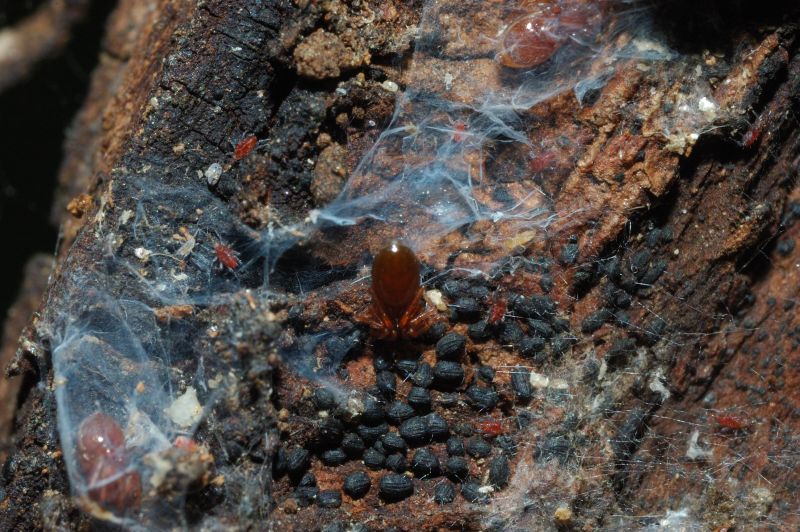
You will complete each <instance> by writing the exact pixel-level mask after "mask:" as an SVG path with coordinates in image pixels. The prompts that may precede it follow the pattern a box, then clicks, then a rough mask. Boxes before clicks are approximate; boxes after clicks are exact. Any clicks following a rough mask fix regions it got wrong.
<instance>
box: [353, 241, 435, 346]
mask: <svg viewBox="0 0 800 532" xmlns="http://www.w3.org/2000/svg"><path fill="white" fill-rule="evenodd" d="M419 269H420V268H419V260H417V257H416V256H415V255H414V252H413V251H411V249H409V248H408V247H407V246H404V245H403V244H400V243H398V242H396V241H393V242H392V243H391V244H389V245H388V246H387V247H385V248H383V249H382V250H380V252H378V254H377V255H376V256H375V260H374V261H373V263H372V288H371V291H372V304H370V306H369V307H367V308H366V309H365V310H364V311H363V312H361V313H359V314H358V315H357V316H356V317H355V319H356V321H357V322H359V323H363V324H365V325H368V326H369V327H370V329H372V334H373V336H375V337H376V338H379V339H382V340H397V339H398V338H404V339H408V338H416V337H417V336H419V335H421V334H422V333H424V332H425V331H426V330H428V328H429V327H430V326H431V325H432V323H433V321H434V313H435V309H434V308H430V309H429V308H427V305H426V304H425V300H424V299H423V289H422V285H421V284H420V279H419Z"/></svg>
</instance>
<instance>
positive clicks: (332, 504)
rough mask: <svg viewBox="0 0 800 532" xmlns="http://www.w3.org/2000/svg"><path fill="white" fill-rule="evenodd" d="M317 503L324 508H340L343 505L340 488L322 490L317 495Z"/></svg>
mask: <svg viewBox="0 0 800 532" xmlns="http://www.w3.org/2000/svg"><path fill="white" fill-rule="evenodd" d="M317 504H318V505H319V506H321V507H323V508H338V507H339V506H341V505H342V492H341V491H339V490H322V491H320V492H319V494H318V495H317Z"/></svg>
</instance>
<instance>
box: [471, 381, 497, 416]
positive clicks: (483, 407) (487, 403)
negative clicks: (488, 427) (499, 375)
mask: <svg viewBox="0 0 800 532" xmlns="http://www.w3.org/2000/svg"><path fill="white" fill-rule="evenodd" d="M465 393H466V396H467V399H468V401H469V403H470V405H472V407H473V408H475V409H476V410H479V411H481V412H489V411H490V410H492V409H493V408H494V407H495V406H497V401H498V396H497V392H496V391H494V390H493V389H492V388H483V387H481V386H477V385H475V384H473V385H472V386H470V387H469V388H467V391H466V392H465Z"/></svg>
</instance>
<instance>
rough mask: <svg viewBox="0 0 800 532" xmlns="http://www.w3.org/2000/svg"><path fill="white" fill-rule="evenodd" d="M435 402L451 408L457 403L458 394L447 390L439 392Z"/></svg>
mask: <svg viewBox="0 0 800 532" xmlns="http://www.w3.org/2000/svg"><path fill="white" fill-rule="evenodd" d="M437 403H438V404H439V406H441V407H442V408H453V407H454V406H456V405H457V404H458V394H457V393H448V392H444V393H441V394H439V399H438V401H437Z"/></svg>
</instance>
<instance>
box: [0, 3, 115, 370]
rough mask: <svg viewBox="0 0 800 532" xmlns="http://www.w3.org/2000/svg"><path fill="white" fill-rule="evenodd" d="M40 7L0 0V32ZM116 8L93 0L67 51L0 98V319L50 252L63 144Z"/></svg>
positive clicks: (53, 245) (54, 237) (55, 233)
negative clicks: (40, 256) (29, 267)
mask: <svg viewBox="0 0 800 532" xmlns="http://www.w3.org/2000/svg"><path fill="white" fill-rule="evenodd" d="M43 3H44V2H43V1H41V0H0V30H2V29H4V28H6V27H8V26H11V25H13V24H15V23H16V22H18V21H19V20H21V19H22V18H24V17H25V16H27V15H29V14H30V13H31V12H32V11H34V10H35V9H36V8H37V7H38V6H39V5H40V4H43ZM115 3H116V2H113V1H111V0H95V1H94V2H91V4H90V7H89V10H88V12H87V14H86V17H85V18H84V19H83V21H81V22H80V23H78V24H77V25H76V26H75V27H74V28H73V32H72V38H71V39H70V41H69V43H68V45H67V47H66V48H64V49H63V50H61V51H60V52H59V53H58V54H57V55H56V56H54V57H51V58H49V59H47V60H45V61H43V62H41V63H40V64H38V65H36V67H35V69H34V70H33V72H32V73H31V75H30V76H29V77H28V78H27V79H24V80H21V81H20V82H19V83H17V84H16V85H15V86H13V87H10V88H9V89H7V90H6V91H4V92H0V257H1V258H2V259H1V260H0V273H2V279H3V282H2V283H0V321H4V320H5V316H6V312H7V311H8V307H9V306H10V305H11V304H12V303H13V302H14V299H15V297H16V294H17V292H18V290H19V286H20V283H21V281H22V273H23V269H24V266H25V263H26V262H27V261H28V259H29V258H30V257H31V255H33V254H34V253H38V252H43V253H47V254H53V253H54V251H55V249H56V242H57V239H58V227H56V226H55V225H53V223H52V218H53V217H52V216H51V202H52V199H53V194H54V191H55V188H56V184H57V174H58V169H59V164H60V162H61V158H62V145H63V142H64V137H65V135H66V133H67V130H68V128H69V125H70V123H71V121H72V119H73V117H74V116H75V113H76V112H77V111H78V109H79V108H80V105H81V103H82V102H83V99H84V97H85V95H86V91H87V89H88V86H89V81H90V76H91V72H92V70H93V69H94V67H95V65H96V64H97V60H98V57H99V54H100V50H101V40H102V35H103V29H104V25H105V19H106V18H107V16H108V14H109V13H110V12H111V10H112V9H113V8H114V5H115ZM0 370H2V368H0Z"/></svg>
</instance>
